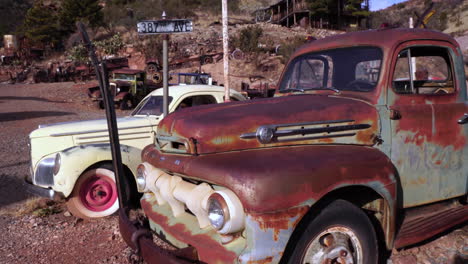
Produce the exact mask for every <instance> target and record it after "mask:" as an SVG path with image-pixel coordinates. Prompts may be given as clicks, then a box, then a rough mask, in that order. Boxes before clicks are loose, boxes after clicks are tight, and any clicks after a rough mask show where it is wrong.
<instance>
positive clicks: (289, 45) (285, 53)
mask: <svg viewBox="0 0 468 264" xmlns="http://www.w3.org/2000/svg"><path fill="white" fill-rule="evenodd" d="M305 42H306V39H305V38H304V37H299V36H296V37H294V38H292V39H289V40H286V41H284V42H283V43H281V46H280V48H279V51H278V55H281V56H282V60H281V62H282V63H283V64H285V63H286V62H287V61H288V60H289V58H290V57H291V55H292V54H293V53H294V51H296V50H297V48H299V47H300V46H302V45H303V44H304V43H305Z"/></svg>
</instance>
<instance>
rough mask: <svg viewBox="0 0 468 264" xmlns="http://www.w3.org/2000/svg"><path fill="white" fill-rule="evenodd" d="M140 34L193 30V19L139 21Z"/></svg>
mask: <svg viewBox="0 0 468 264" xmlns="http://www.w3.org/2000/svg"><path fill="white" fill-rule="evenodd" d="M137 27H138V33H140V34H165V33H184V32H192V31H193V28H192V21H191V20H188V19H171V20H154V21H142V22H138V24H137Z"/></svg>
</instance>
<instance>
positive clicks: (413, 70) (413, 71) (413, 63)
mask: <svg viewBox="0 0 468 264" xmlns="http://www.w3.org/2000/svg"><path fill="white" fill-rule="evenodd" d="M408 24H409V28H414V21H413V17H410V18H409V23H408ZM408 50H410V48H408ZM408 54H409V55H408V56H410V57H411V52H408ZM410 66H411V68H410V73H411V77H412V78H413V80H414V79H416V58H411V65H410ZM411 91H413V82H412V81H411Z"/></svg>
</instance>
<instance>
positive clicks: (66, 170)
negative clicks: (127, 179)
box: [53, 143, 141, 197]
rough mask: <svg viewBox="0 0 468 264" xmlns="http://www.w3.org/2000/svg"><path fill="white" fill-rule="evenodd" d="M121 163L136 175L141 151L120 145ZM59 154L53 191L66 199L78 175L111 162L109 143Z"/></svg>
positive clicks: (80, 147)
mask: <svg viewBox="0 0 468 264" xmlns="http://www.w3.org/2000/svg"><path fill="white" fill-rule="evenodd" d="M120 150H121V154H122V163H123V165H124V166H126V167H127V168H129V169H130V171H131V172H132V174H133V175H136V168H137V166H138V164H139V163H140V153H141V149H138V148H135V147H131V146H127V145H120ZM59 153H60V156H61V166H60V170H59V173H58V174H57V175H55V176H54V182H55V184H54V187H53V189H54V190H55V191H58V192H61V193H63V195H64V196H65V197H68V196H69V195H70V194H71V192H72V191H73V188H74V186H75V182H76V181H77V180H78V178H79V177H80V175H81V174H82V173H83V172H85V171H86V170H87V169H88V168H89V167H91V166H93V165H95V164H97V163H99V162H103V161H109V162H111V161H112V155H111V149H110V145H109V143H102V144H89V145H82V146H75V147H71V148H68V149H65V150H63V151H61V152H59Z"/></svg>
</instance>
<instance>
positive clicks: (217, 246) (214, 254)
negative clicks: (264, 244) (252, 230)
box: [141, 199, 245, 263]
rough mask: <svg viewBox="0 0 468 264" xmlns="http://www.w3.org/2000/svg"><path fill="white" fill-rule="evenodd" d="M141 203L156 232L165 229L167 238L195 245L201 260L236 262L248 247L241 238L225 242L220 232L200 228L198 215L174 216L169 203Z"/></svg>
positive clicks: (182, 246)
mask: <svg viewBox="0 0 468 264" xmlns="http://www.w3.org/2000/svg"><path fill="white" fill-rule="evenodd" d="M141 206H142V209H143V210H144V211H145V213H146V212H147V213H146V215H147V217H148V219H149V220H150V225H151V227H152V229H153V230H155V231H156V232H157V233H158V232H159V231H162V230H164V231H163V232H164V236H165V239H166V240H168V241H169V242H170V243H171V244H173V245H175V246H177V247H179V248H184V247H186V246H188V245H194V246H196V248H197V252H198V257H199V259H200V260H201V261H204V262H207V263H233V262H235V260H236V259H237V256H238V255H239V254H240V253H241V252H242V250H243V249H244V247H245V240H244V239H242V238H238V239H235V240H234V241H232V242H230V243H228V244H225V245H223V244H222V243H221V237H220V235H219V234H218V233H217V232H216V231H215V230H214V229H212V228H207V229H200V228H199V227H198V224H197V221H196V219H195V217H194V216H193V215H190V214H188V213H185V214H184V215H183V216H180V217H177V218H174V217H173V216H172V212H171V210H170V208H169V206H167V205H162V206H158V205H157V202H156V200H148V199H142V200H141Z"/></svg>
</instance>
